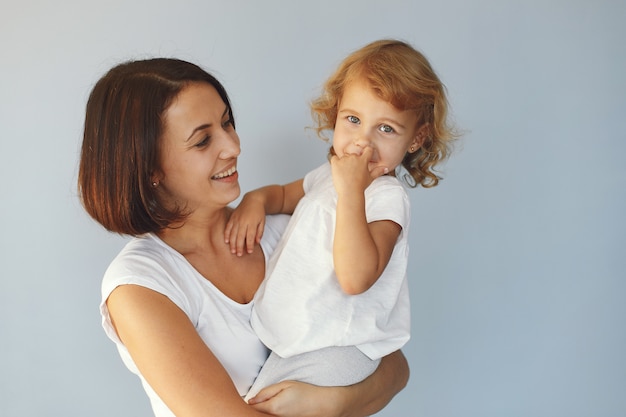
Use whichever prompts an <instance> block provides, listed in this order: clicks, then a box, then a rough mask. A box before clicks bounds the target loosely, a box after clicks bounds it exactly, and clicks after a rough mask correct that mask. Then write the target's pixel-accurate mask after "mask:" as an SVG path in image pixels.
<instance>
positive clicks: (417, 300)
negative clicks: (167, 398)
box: [0, 0, 626, 417]
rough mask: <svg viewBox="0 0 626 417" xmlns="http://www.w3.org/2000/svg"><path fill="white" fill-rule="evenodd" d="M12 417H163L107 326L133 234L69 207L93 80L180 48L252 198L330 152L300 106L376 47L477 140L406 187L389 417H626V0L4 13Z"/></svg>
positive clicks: (18, 6) (3, 147)
mask: <svg viewBox="0 0 626 417" xmlns="http://www.w3.org/2000/svg"><path fill="white" fill-rule="evenodd" d="M0 4H1V10H0V62H1V64H2V65H1V66H0V94H1V96H0V199H1V202H2V204H0V220H1V221H2V227H1V229H0V231H1V233H0V257H1V258H0V278H1V279H0V415H2V416H7V417H16V416H19V417H22V416H23V417H30V416H33V417H34V416H64V417H73V416H76V417H79V416H80V417H83V416H91V417H97V416H118V417H130V416H133V417H136V416H149V415H150V410H149V406H148V402H147V400H146V397H145V395H144V394H143V392H142V390H141V387H140V385H139V382H138V380H136V378H135V377H134V376H133V375H131V374H130V373H129V372H128V371H126V369H125V368H124V367H123V365H122V363H121V361H120V359H119V357H118V356H117V352H116V351H115V349H114V346H113V344H112V343H111V342H109V341H108V339H106V338H105V336H104V333H103V332H102V330H101V328H100V323H99V315H98V309H97V306H98V302H99V283H100V278H101V275H102V273H103V271H104V269H105V267H106V266H107V264H108V262H109V261H110V260H111V258H112V257H113V256H114V255H115V254H116V253H117V251H118V250H119V249H120V247H121V246H122V245H123V243H124V241H125V240H124V239H123V238H121V237H118V236H115V235H111V234H108V233H107V232H105V231H104V230H103V229H102V228H100V227H99V226H98V225H96V224H95V223H94V222H93V221H91V220H90V219H89V218H87V216H86V215H85V214H84V212H83V211H82V209H81V207H80V205H79V202H78V200H77V197H76V189H75V182H76V173H77V157H78V152H79V146H80V141H81V129H82V123H83V111H84V106H85V102H86V99H87V95H88V93H89V91H90V88H91V87H92V85H93V83H94V82H95V81H96V80H97V79H98V78H99V77H100V76H101V75H102V74H103V73H104V72H105V71H106V70H107V69H108V68H109V67H111V66H112V65H114V64H116V63H118V62H120V61H122V60H125V59H129V58H144V57H152V56H156V55H164V56H176V57H180V58H183V59H188V60H191V61H193V62H196V63H199V64H200V65H202V66H203V67H205V68H207V69H208V70H210V71H212V72H213V73H214V74H215V75H217V77H218V78H219V79H220V80H221V81H222V82H223V83H224V84H225V85H226V87H227V89H228V91H229V92H230V94H231V96H232V99H233V103H234V109H235V113H236V117H237V122H238V131H239V134H240V136H241V139H242V144H243V154H242V156H241V161H240V164H239V168H240V178H241V184H242V188H243V190H249V189H251V188H253V187H257V186H260V185H263V184H266V183H273V182H286V181H289V180H291V179H294V178H298V177H301V176H302V175H303V174H304V173H305V172H306V171H308V170H309V169H311V168H313V167H315V166H317V165H318V164H320V163H321V162H322V161H323V160H324V157H325V153H326V149H327V145H326V144H325V143H324V142H322V141H320V140H318V139H316V138H315V137H314V135H313V134H312V133H311V132H309V131H306V130H305V127H306V126H309V125H310V118H309V112H308V108H307V102H308V101H309V100H310V99H311V98H312V97H313V96H314V95H315V93H316V92H317V91H318V88H319V86H320V84H321V83H322V82H323V80H324V79H325V78H326V77H327V76H328V75H329V73H330V72H331V70H332V69H333V68H334V67H335V66H336V65H337V64H338V63H339V61H340V60H341V59H342V58H343V57H344V56H345V55H346V54H348V53H349V52H351V51H352V50H354V49H356V48H358V47H360V46H362V45H363V44H365V43H368V42H370V41H372V40H374V39H377V38H381V37H397V38H402V39H405V40H407V41H409V42H411V43H413V44H414V45H415V46H416V47H417V48H419V49H421V50H422V51H424V53H425V54H426V55H427V56H428V57H429V59H430V60H431V62H432V63H433V65H434V67H435V68H436V69H437V71H438V73H439V74H440V76H441V78H442V79H443V81H444V82H445V84H446V85H447V87H448V91H449V95H450V102H451V105H452V115H453V117H454V120H455V121H456V123H457V125H458V126H459V127H460V128H461V129H463V130H464V131H465V132H466V134H465V136H464V137H463V139H462V140H461V142H459V146H458V148H457V151H456V153H455V154H454V155H453V156H452V158H451V159H450V160H449V162H448V163H447V164H446V165H445V166H444V167H443V168H444V170H443V175H444V177H445V180H444V181H443V182H442V184H441V185H440V186H439V187H437V188H435V189H431V190H424V189H417V190H414V191H411V199H412V204H413V222H412V227H411V236H412V237H411V248H412V252H411V260H410V271H409V272H410V281H411V296H412V300H413V322H412V330H413V338H412V340H411V341H410V342H409V344H408V345H407V346H406V347H405V349H404V352H405V354H406V356H407V357H408V359H409V362H410V366H411V372H412V373H411V380H410V382H409V385H408V386H407V388H406V389H405V390H404V391H403V392H402V393H400V394H399V395H398V396H397V397H396V398H395V399H394V401H393V402H392V403H391V404H390V405H389V406H388V407H387V408H386V409H385V410H384V411H383V412H381V413H380V414H379V415H381V416H394V417H395V416H415V417H457V416H463V417H516V416H519V417H530V416H533V417H534V416H536V417H543V416H545V417H561V416H562V417H576V416H580V417H588V416H594V417H596V416H601V417H618V416H624V415H626V395H625V394H626V359H625V352H626V324H625V323H626V321H625V319H626V317H625V315H626V302H625V300H624V299H625V296H626V272H625V269H626V222H625V221H624V215H625V213H626V164H625V163H624V161H623V159H624V156H625V155H626V76H625V74H626V47H625V46H624V45H625V44H624V42H625V40H626V2H624V1H623V0H621V1H618V0H599V1H594V2H591V1H584V0H572V1H564V0H526V1H522V0H511V1H499V0H479V1H465V0H440V1H428V2H426V1H399V0H385V1H380V0H349V1H341V0H333V1H328V0H318V1H309V2H296V1H278V0H265V1H242V0H229V1H207V0H195V1H194V0H179V1H176V2H174V1H166V0H152V1H122V0H109V1H106V2H104V1H89V0H81V1H78V0H66V1H64V2H50V1H45V0H39V1H37V0H23V1H20V2H15V1H9V0H1V3H0Z"/></svg>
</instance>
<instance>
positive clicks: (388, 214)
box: [365, 177, 411, 229]
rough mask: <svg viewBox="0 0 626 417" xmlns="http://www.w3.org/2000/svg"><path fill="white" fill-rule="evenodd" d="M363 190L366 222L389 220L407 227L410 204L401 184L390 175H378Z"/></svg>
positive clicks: (404, 227)
mask: <svg viewBox="0 0 626 417" xmlns="http://www.w3.org/2000/svg"><path fill="white" fill-rule="evenodd" d="M376 181H377V182H375V183H373V184H372V185H373V187H372V186H370V188H368V189H367V190H366V192H365V199H366V209H365V212H366V217H367V221H368V223H371V222H375V221H380V220H391V221H393V222H395V223H397V224H398V225H400V227H402V229H407V228H408V227H409V221H410V216H411V206H410V201H409V197H408V195H407V193H406V190H405V189H404V188H403V186H402V185H401V184H400V183H399V182H398V181H397V180H396V179H395V178H391V177H380V178H378V179H377V180H376Z"/></svg>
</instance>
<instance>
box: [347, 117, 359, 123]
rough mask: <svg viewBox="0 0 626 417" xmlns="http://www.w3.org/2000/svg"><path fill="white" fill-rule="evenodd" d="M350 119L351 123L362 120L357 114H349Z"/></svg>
mask: <svg viewBox="0 0 626 417" xmlns="http://www.w3.org/2000/svg"><path fill="white" fill-rule="evenodd" d="M348 121H349V122H350V123H359V122H360V120H359V118H358V117H356V116H348Z"/></svg>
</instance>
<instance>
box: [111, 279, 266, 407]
mask: <svg viewBox="0 0 626 417" xmlns="http://www.w3.org/2000/svg"><path fill="white" fill-rule="evenodd" d="M107 307H108V309H109V314H110V316H111V320H112V323H113V325H114V326H115V329H116V331H117V334H118V336H119V338H120V339H121V340H122V342H123V343H124V345H125V346H126V348H127V349H128V351H129V353H130V355H131V357H132V358H133V361H134V362H135V364H136V365H137V367H138V369H139V371H140V372H141V374H142V375H143V376H144V377H145V379H146V380H147V381H148V383H149V384H150V386H151V387H152V388H153V389H154V390H155V391H156V393H157V394H158V395H159V397H160V398H161V399H162V400H163V401H164V402H165V404H167V406H168V407H169V408H170V409H171V410H172V412H174V414H176V416H178V417H196V416H203V417H207V416H216V417H223V416H242V417H253V416H266V414H264V413H262V412H261V411H260V410H255V409H253V408H252V407H250V406H249V405H247V404H246V403H245V402H244V401H243V399H242V398H241V397H240V396H239V393H238V392H237V389H236V388H235V386H234V384H233V382H232V380H231V378H230V376H229V375H228V373H227V372H226V370H225V369H224V367H223V366H222V365H221V364H220V362H219V361H218V360H217V358H216V357H215V356H214V355H213V353H212V352H211V350H210V349H209V348H208V347H207V346H206V344H205V343H204V341H202V339H201V338H200V336H199V335H198V333H197V332H196V329H195V328H194V327H193V325H192V323H191V322H190V321H189V319H188V317H187V316H186V315H185V314H184V313H183V312H182V311H181V310H180V309H179V308H178V306H176V305H175V304H174V303H173V302H172V301H171V300H169V299H168V298H167V297H165V296H164V295H162V294H159V293H157V292H155V291H152V290H150V289H147V288H144V287H141V286H137V285H122V286H119V287H117V288H116V289H115V290H114V291H113V292H112V293H111V295H110V296H109V298H108V300H107Z"/></svg>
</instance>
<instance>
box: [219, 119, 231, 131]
mask: <svg viewBox="0 0 626 417" xmlns="http://www.w3.org/2000/svg"><path fill="white" fill-rule="evenodd" d="M231 126H233V120H232V119H228V120H226V121H224V123H222V127H223V128H224V129H227V128H229V127H231Z"/></svg>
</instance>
